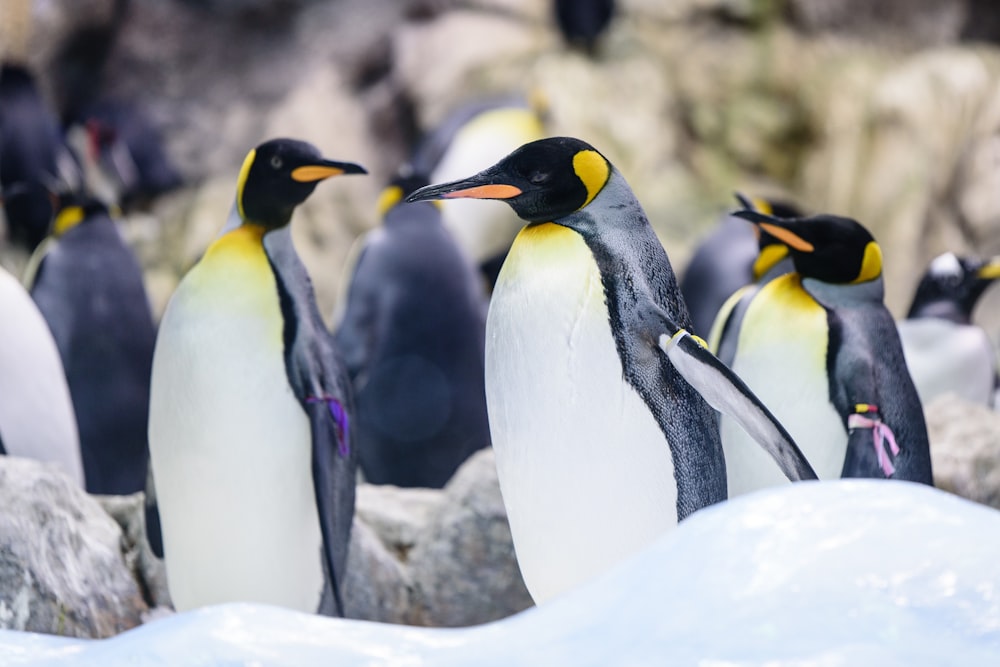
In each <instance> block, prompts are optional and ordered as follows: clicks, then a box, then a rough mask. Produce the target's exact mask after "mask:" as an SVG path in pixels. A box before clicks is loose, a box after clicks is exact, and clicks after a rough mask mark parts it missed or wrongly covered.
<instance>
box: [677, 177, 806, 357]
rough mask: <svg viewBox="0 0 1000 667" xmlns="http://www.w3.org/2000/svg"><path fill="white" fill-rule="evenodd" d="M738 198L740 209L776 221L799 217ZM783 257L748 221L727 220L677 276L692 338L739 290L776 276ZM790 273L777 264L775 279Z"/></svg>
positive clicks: (784, 206)
mask: <svg viewBox="0 0 1000 667" xmlns="http://www.w3.org/2000/svg"><path fill="white" fill-rule="evenodd" d="M736 198H737V199H738V200H739V202H740V204H741V205H742V206H743V207H744V208H749V209H752V210H755V211H760V212H761V213H766V214H773V215H775V216H777V217H779V218H793V217H796V216H798V215H800V213H799V211H798V210H797V209H796V208H795V207H794V206H792V205H791V204H788V203H785V202H777V201H768V200H764V199H756V198H754V199H751V198H747V197H745V196H743V195H741V194H737V195H736ZM787 254H788V253H787V250H786V249H785V246H783V245H782V244H780V243H777V242H776V241H775V240H774V239H773V238H772V237H771V236H770V235H768V234H766V233H763V234H761V233H759V232H757V231H756V230H755V229H754V228H753V226H752V225H748V224H747V222H746V220H741V219H740V218H738V217H736V216H734V215H732V214H728V215H726V216H725V217H724V218H723V219H722V220H721V221H720V222H719V224H718V225H717V226H716V227H715V229H713V230H712V232H710V233H709V234H708V236H706V237H705V238H704V239H703V240H702V241H701V242H700V243H699V244H698V247H697V248H696V249H695V251H694V254H693V255H692V256H691V260H690V261H689V262H688V264H687V267H685V269H684V272H683V273H682V274H681V276H680V289H681V294H683V295H684V301H685V302H686V303H687V306H688V311H689V312H690V313H691V326H692V327H693V329H694V333H696V334H697V335H699V336H706V337H707V336H708V335H709V332H710V331H711V328H712V322H713V321H714V320H715V317H716V315H717V314H718V313H719V311H720V310H721V309H722V306H723V304H724V303H726V301H727V300H728V299H729V298H730V297H731V296H733V295H734V294H735V293H736V292H737V291H738V290H739V289H740V288H743V287H746V286H748V285H752V284H753V283H759V282H761V281H765V280H767V279H768V278H770V277H772V276H774V275H775V274H776V269H775V267H776V265H777V264H778V263H779V262H781V259H782V258H784V257H787ZM779 255H780V256H779ZM791 270H792V266H791V261H790V260H788V261H785V262H784V263H783V264H781V266H780V267H779V268H778V269H777V271H780V272H779V273H777V274H776V275H780V274H781V273H787V272H788V271H791ZM720 358H721V357H720ZM723 361H725V359H723Z"/></svg>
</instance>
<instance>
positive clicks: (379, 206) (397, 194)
mask: <svg viewBox="0 0 1000 667" xmlns="http://www.w3.org/2000/svg"><path fill="white" fill-rule="evenodd" d="M402 199H403V188H401V187H399V186H398V185H390V186H389V187H387V188H386V189H384V190H382V194H380V195H379V196H378V202H376V203H375V210H376V211H378V214H379V215H380V216H384V215H385V214H386V213H388V212H389V209H391V208H392V207H393V206H395V205H396V204H398V203H399V202H400V200H402Z"/></svg>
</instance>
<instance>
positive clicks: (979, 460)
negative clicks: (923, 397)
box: [924, 394, 1000, 509]
mask: <svg viewBox="0 0 1000 667" xmlns="http://www.w3.org/2000/svg"><path fill="white" fill-rule="evenodd" d="M924 413H925V414H926V417H927V432H928V435H929V436H930V440H931V462H932V464H933V467H934V485H935V486H937V487H938V488H939V489H944V490H945V491H951V492H952V493H956V494H958V495H960V496H962V497H963V498H968V499H969V500H974V501H976V502H978V503H983V504H984V505H989V506H990V507H993V508H997V509H1000V412H996V411H994V410H991V409H989V408H987V407H984V406H982V405H977V404H975V403H970V402H968V401H964V400H962V399H960V398H958V397H957V396H955V395H953V394H945V395H943V396H939V397H938V398H936V399H934V400H933V401H931V402H930V404H929V405H927V406H926V408H925V410H924Z"/></svg>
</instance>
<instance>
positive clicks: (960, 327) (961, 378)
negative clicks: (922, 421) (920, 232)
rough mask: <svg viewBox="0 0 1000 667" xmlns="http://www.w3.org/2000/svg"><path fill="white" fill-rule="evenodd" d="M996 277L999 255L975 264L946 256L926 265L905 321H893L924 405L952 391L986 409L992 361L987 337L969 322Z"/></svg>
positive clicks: (992, 376) (991, 385)
mask: <svg viewBox="0 0 1000 667" xmlns="http://www.w3.org/2000/svg"><path fill="white" fill-rule="evenodd" d="M997 278H1000V257H994V258H992V259H990V260H986V261H983V260H980V259H975V258H972V257H956V256H955V255H954V254H953V253H950V252H947V253H944V254H943V255H939V256H938V257H936V258H935V259H934V261H932V262H931V264H930V266H929V267H928V269H927V273H925V274H924V276H923V278H921V280H920V284H919V285H918V286H917V291H916V293H915V294H914V296H913V303H912V304H911V305H910V310H909V313H908V314H907V316H906V319H905V320H902V321H900V322H898V323H897V326H898V327H899V335H900V338H901V339H902V341H903V352H904V353H905V354H906V365H907V366H908V367H909V369H910V374H911V375H912V376H913V382H914V383H915V384H916V385H917V392H918V393H919V394H920V399H921V401H922V402H923V403H924V405H926V404H927V403H928V402H929V401H930V400H931V399H933V398H934V397H935V396H938V395H940V394H944V393H947V392H953V393H955V394H957V395H958V396H960V397H962V398H964V399H966V400H968V401H972V402H973V403H978V404H980V405H991V404H992V403H993V400H994V391H995V389H996V386H997V358H996V352H995V351H994V349H993V343H992V342H991V341H990V337H989V335H988V334H987V333H986V332H985V331H984V330H983V329H982V328H981V327H978V326H976V325H975V324H973V323H972V311H973V309H974V308H975V307H976V303H977V302H978V301H979V297H981V296H982V295H983V292H985V291H986V289H987V288H988V287H989V286H990V285H992V284H993V282H994V281H996V279H997Z"/></svg>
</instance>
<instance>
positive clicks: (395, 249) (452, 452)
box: [334, 174, 490, 488]
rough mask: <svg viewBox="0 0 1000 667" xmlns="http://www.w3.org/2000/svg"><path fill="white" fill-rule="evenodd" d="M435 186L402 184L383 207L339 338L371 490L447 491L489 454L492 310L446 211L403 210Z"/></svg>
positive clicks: (388, 192) (406, 180)
mask: <svg viewBox="0 0 1000 667" xmlns="http://www.w3.org/2000/svg"><path fill="white" fill-rule="evenodd" d="M427 182H428V181H427V178H426V176H420V175H419V174H414V175H409V176H400V177H398V178H396V179H394V180H393V182H392V183H391V184H390V185H389V186H388V187H387V188H386V189H385V190H384V192H383V194H382V197H381V198H380V201H379V211H380V213H381V214H382V216H383V223H382V226H381V227H379V228H378V229H376V230H374V231H373V232H371V233H370V234H368V236H367V237H366V238H365V239H364V242H363V247H362V249H361V251H360V254H359V256H358V260H357V263H356V264H355V267H354V272H353V275H352V276H351V279H350V286H349V288H348V291H347V297H346V306H345V308H344V311H343V316H342V318H341V320H340V322H339V324H338V326H337V329H336V332H335V334H334V338H335V341H336V343H337V348H338V349H339V350H340V351H341V353H342V354H343V357H344V361H345V363H346V364H347V370H348V372H349V373H350V375H351V379H352V381H353V382H354V394H355V399H356V403H357V412H356V414H357V417H356V419H355V420H354V439H355V442H357V443H358V451H359V454H358V456H359V457H360V465H361V470H362V472H363V473H364V475H365V480H366V481H368V482H371V483H373V484H393V485H396V486H421V487H431V488H440V487H442V486H444V484H445V482H447V481H448V480H449V479H450V478H451V476H452V475H453V474H454V472H455V470H456V469H457V468H458V466H459V465H461V464H462V462H463V461H465V459H467V458H468V457H469V456H470V455H471V454H472V453H473V452H475V451H477V450H479V449H481V448H483V447H486V446H489V444H490V431H489V422H488V420H487V417H486V390H485V384H484V379H483V374H484V367H483V364H484V360H483V355H484V348H485V327H486V300H485V298H484V296H483V291H482V284H481V282H480V280H479V277H478V275H477V272H476V270H475V268H474V267H473V266H472V264H471V263H470V262H469V260H468V259H467V258H466V257H465V255H464V254H463V253H462V252H461V250H460V249H459V247H458V245H457V244H456V243H455V240H454V238H452V236H451V234H450V233H448V230H447V229H445V228H444V225H443V224H442V222H441V210H440V207H439V206H437V205H436V202H417V203H414V204H406V203H403V202H402V198H403V197H404V196H405V195H408V194H410V192H412V191H414V190H416V189H417V188H418V187H420V186H422V185H427Z"/></svg>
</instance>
